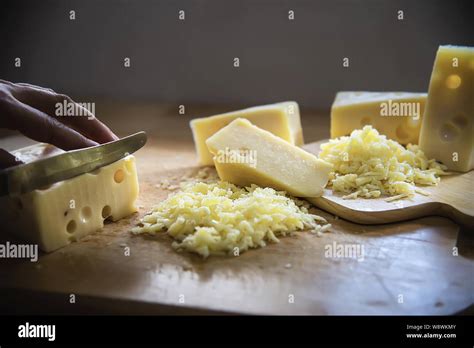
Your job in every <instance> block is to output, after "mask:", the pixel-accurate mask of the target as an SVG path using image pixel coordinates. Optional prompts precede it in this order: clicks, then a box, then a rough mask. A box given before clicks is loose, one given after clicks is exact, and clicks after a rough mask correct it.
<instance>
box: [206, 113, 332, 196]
mask: <svg viewBox="0 0 474 348" xmlns="http://www.w3.org/2000/svg"><path fill="white" fill-rule="evenodd" d="M206 144H207V147H208V149H209V151H210V152H211V153H212V154H213V155H214V164H215V166H216V169H217V173H218V174H219V177H220V178H221V180H224V181H228V182H230V183H233V184H236V185H240V186H250V185H251V184H256V185H259V186H263V187H273V188H275V189H277V190H283V191H286V192H288V193H289V194H291V195H293V196H298V197H318V196H321V195H322V192H323V188H324V187H325V186H326V184H327V182H328V179H329V173H330V172H331V170H332V165H331V164H329V163H327V162H326V161H323V160H320V159H318V158H317V157H316V156H314V155H312V154H310V153H308V152H306V151H304V150H302V149H301V148H299V147H297V146H295V145H292V144H290V143H288V142H287V141H285V140H283V139H281V138H279V137H277V136H275V135H273V134H272V133H270V132H268V131H266V130H263V129H261V128H258V127H257V126H255V125H253V124H251V123H250V122H249V121H248V120H245V119H240V118H239V119H236V120H234V121H233V122H231V123H230V124H229V125H228V126H226V127H224V128H222V129H221V130H220V131H218V132H217V133H215V134H214V135H213V136H211V137H210V138H209V139H208V140H207V141H206Z"/></svg>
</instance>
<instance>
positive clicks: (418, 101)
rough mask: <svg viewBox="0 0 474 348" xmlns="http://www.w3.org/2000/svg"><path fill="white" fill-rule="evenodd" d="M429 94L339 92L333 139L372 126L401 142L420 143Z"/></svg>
mask: <svg viewBox="0 0 474 348" xmlns="http://www.w3.org/2000/svg"><path fill="white" fill-rule="evenodd" d="M426 97H427V94H426V93H408V92H339V93H337V95H336V99H335V100H334V103H333V104H332V107H331V138H338V137H340V136H344V135H349V134H351V132H352V131H353V130H355V129H360V128H362V127H364V126H366V125H371V126H373V127H374V128H375V129H377V130H378V131H379V132H380V133H381V134H384V135H385V136H387V137H388V138H390V139H393V140H396V141H397V142H399V143H400V144H404V145H406V144H409V143H411V144H418V137H419V133H420V127H421V120H422V117H423V111H424V107H425V102H426Z"/></svg>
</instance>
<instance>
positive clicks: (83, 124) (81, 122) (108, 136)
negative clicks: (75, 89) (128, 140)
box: [13, 84, 119, 143]
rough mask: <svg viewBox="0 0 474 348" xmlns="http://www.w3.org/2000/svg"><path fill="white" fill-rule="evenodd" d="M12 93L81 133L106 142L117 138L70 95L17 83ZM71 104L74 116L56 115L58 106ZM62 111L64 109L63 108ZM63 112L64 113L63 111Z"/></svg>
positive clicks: (67, 106)
mask: <svg viewBox="0 0 474 348" xmlns="http://www.w3.org/2000/svg"><path fill="white" fill-rule="evenodd" d="M13 95H14V96H15V97H16V98H17V99H18V100H20V101H22V102H23V103H25V104H28V105H31V106H32V107H35V108H37V109H39V110H41V111H43V112H44V113H46V114H48V115H50V116H51V117H54V118H55V119H56V120H58V121H59V122H61V123H64V124H65V125H67V126H69V127H71V128H73V129H75V130H76V131H78V132H79V133H81V134H82V135H84V136H86V137H88V138H90V139H92V140H94V141H97V142H98V143H106V142H109V141H113V140H117V139H119V138H118V137H117V136H116V135H115V134H114V133H113V132H112V131H111V130H110V129H109V128H108V127H107V126H106V125H105V124H103V123H102V122H100V121H99V120H98V119H97V118H96V117H95V115H94V114H92V113H91V112H90V111H89V110H87V109H86V108H84V107H82V106H81V105H79V104H77V103H75V102H74V101H73V100H72V99H71V98H70V97H68V96H67V95H63V94H57V93H55V92H52V91H48V90H44V89H40V88H36V86H27V85H24V84H22V85H19V86H18V87H17V88H16V89H15V91H14V92H13ZM69 105H72V106H73V110H74V111H75V115H74V116H57V115H56V113H57V112H56V111H57V110H58V109H59V108H62V107H64V106H65V107H66V108H69V107H70V106H69ZM63 111H64V110H63ZM63 114H64V113H63ZM80 115H82V116H80Z"/></svg>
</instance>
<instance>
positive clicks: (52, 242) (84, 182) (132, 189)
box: [0, 144, 138, 252]
mask: <svg viewBox="0 0 474 348" xmlns="http://www.w3.org/2000/svg"><path fill="white" fill-rule="evenodd" d="M34 146H36V147H40V148H41V147H43V148H44V151H40V152H42V153H43V154H46V153H47V150H46V149H47V148H49V147H48V146H46V145H45V144H40V145H34ZM35 152H38V151H37V150H31V149H28V150H25V151H21V150H20V151H17V152H16V153H15V152H14V153H13V154H14V155H16V156H17V157H19V158H20V159H21V160H23V161H25V160H26V161H28V159H29V158H30V157H29V156H30V154H31V153H35ZM42 157H44V156H42ZM30 159H31V158H30ZM137 197H138V179H137V171H136V167H135V158H134V157H133V156H131V155H130V156H127V157H125V158H123V159H121V160H119V161H117V162H114V163H112V164H110V165H107V166H104V167H102V168H99V169H97V170H95V171H94V172H91V173H86V174H82V175H79V176H77V177H74V178H72V179H68V180H65V181H62V182H58V183H55V184H53V185H51V186H50V187H47V188H44V189H41V190H35V191H32V192H28V193H25V194H22V195H19V196H16V197H9V196H3V197H0V224H1V225H2V233H6V234H7V235H4V236H2V238H5V237H7V238H10V237H12V238H15V239H18V240H20V241H24V242H27V243H31V244H37V245H38V246H39V248H40V249H41V250H43V251H46V252H50V251H53V250H55V249H58V248H61V247H63V246H65V245H67V244H69V243H71V242H73V241H77V240H78V239H80V238H81V237H84V236H85V235H87V234H89V233H92V232H95V231H97V230H99V229H101V228H102V227H103V226H104V220H106V219H110V220H112V221H116V220H118V219H121V218H123V217H125V216H127V215H130V214H132V213H133V212H135V211H137V207H136V205H135V202H136V199H137Z"/></svg>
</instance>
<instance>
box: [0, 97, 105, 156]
mask: <svg viewBox="0 0 474 348" xmlns="http://www.w3.org/2000/svg"><path fill="white" fill-rule="evenodd" d="M6 108H7V110H6V115H10V117H8V122H6V127H7V128H10V129H15V130H18V131H19V132H20V133H22V134H24V135H26V136H27V137H29V138H31V139H33V140H36V141H40V142H45V143H49V144H53V145H54V146H56V147H59V148H61V149H63V150H73V149H78V148H83V147H89V146H95V145H98V144H97V142H95V141H93V140H90V139H88V138H86V137H85V136H83V135H82V134H80V133H79V132H77V131H75V130H74V129H71V128H69V127H67V126H66V125H65V124H63V123H61V122H59V121H57V120H56V119H55V118H53V117H50V116H48V115H47V114H45V113H44V112H42V111H40V110H38V109H35V108H33V107H31V106H29V105H27V104H24V103H22V102H20V101H16V103H9V104H7V106H6Z"/></svg>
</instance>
